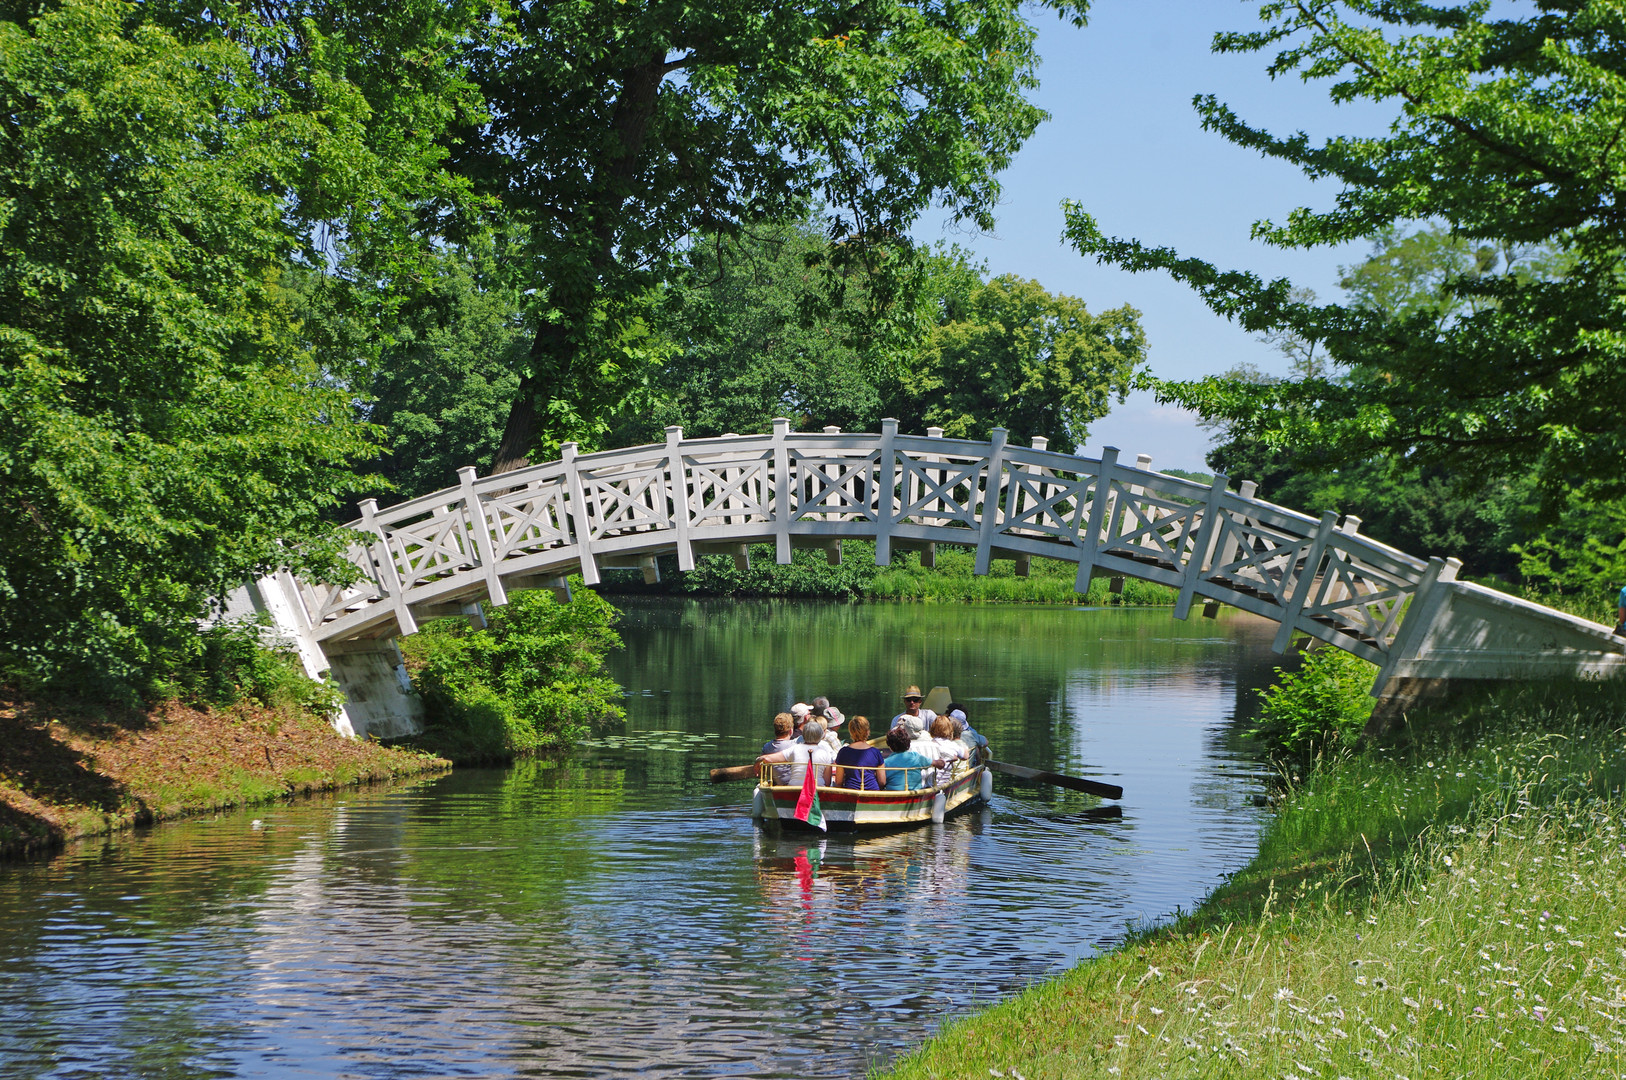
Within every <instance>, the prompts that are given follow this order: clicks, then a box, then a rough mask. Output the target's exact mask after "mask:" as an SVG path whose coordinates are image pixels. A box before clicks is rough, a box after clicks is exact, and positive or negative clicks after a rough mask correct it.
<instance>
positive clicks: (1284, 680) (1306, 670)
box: [1248, 647, 1377, 757]
mask: <svg viewBox="0 0 1626 1080" xmlns="http://www.w3.org/2000/svg"><path fill="white" fill-rule="evenodd" d="M1376 675H1377V669H1376V668H1375V667H1373V666H1372V665H1371V664H1370V663H1368V662H1367V661H1365V660H1362V659H1361V658H1360V657H1358V656H1355V655H1353V654H1352V653H1347V652H1344V651H1343V650H1342V649H1335V648H1330V647H1329V648H1322V649H1316V650H1315V651H1313V652H1308V653H1305V654H1304V660H1303V663H1301V664H1300V665H1299V666H1298V667H1297V668H1296V669H1293V670H1284V669H1283V668H1277V669H1276V680H1277V681H1276V682H1275V683H1273V684H1272V685H1271V686H1269V687H1267V688H1266V689H1264V690H1260V691H1258V693H1259V697H1260V708H1259V717H1258V719H1257V720H1256V721H1254V723H1253V725H1252V727H1250V728H1249V730H1248V734H1249V735H1251V736H1253V737H1254V738H1256V739H1259V740H1260V741H1261V742H1262V743H1263V744H1264V745H1265V748H1266V749H1267V750H1268V751H1269V752H1271V753H1273V754H1284V755H1290V756H1293V757H1309V756H1313V755H1316V754H1326V753H1331V752H1335V751H1339V750H1349V749H1351V748H1353V747H1354V746H1355V744H1356V743H1357V742H1358V741H1359V740H1360V737H1361V732H1362V730H1363V729H1364V728H1365V727H1366V722H1367V720H1368V719H1370V718H1371V716H1372V704H1373V699H1372V697H1371V695H1370V693H1369V691H1370V690H1371V689H1372V680H1373V678H1374V677H1376Z"/></svg>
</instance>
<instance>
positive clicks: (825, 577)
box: [604, 540, 1177, 607]
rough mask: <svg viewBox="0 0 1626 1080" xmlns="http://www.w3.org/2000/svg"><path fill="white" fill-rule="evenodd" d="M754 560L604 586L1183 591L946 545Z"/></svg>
mask: <svg viewBox="0 0 1626 1080" xmlns="http://www.w3.org/2000/svg"><path fill="white" fill-rule="evenodd" d="M750 561H751V565H750V568H749V569H748V570H740V569H739V568H738V567H737V566H736V565H735V563H734V559H733V557H732V556H728V555H702V556H700V557H698V558H697V559H696V560H695V568H694V569H693V570H691V571H689V572H688V573H681V572H679V571H678V568H677V558H676V557H675V556H662V557H661V558H660V560H659V565H660V573H661V580H660V582H659V583H658V584H656V585H645V584H644V581H643V577H642V575H641V574H640V573H639V572H637V571H614V570H612V571H609V572H607V573H606V574H605V575H604V591H606V592H629V593H648V592H653V593H666V594H674V595H683V596H742V597H748V596H749V597H757V596H760V597H801V598H805V599H832V600H919V601H926V602H967V601H970V602H984V603H1006V604H1012V603H1015V604H1077V605H1085V606H1091V607H1100V606H1104V605H1116V604H1122V605H1129V606H1139V605H1171V604H1173V603H1174V601H1175V598H1176V596H1177V593H1176V591H1175V590H1174V589H1169V588H1166V587H1164V586H1162V585H1156V584H1153V583H1151V582H1147V581H1139V580H1137V579H1134V578H1127V579H1125V580H1124V581H1123V583H1122V585H1121V586H1120V591H1119V592H1113V591H1112V589H1111V582H1110V581H1109V580H1108V579H1107V578H1106V577H1097V578H1096V579H1095V580H1093V581H1092V582H1091V583H1090V591H1089V592H1088V593H1087V594H1083V595H1081V594H1079V593H1075V592H1074V591H1073V580H1074V578H1075V576H1076V575H1077V573H1078V567H1077V566H1076V565H1075V564H1073V563H1070V562H1064V561H1062V560H1059V559H1045V558H1034V559H1033V560H1032V562H1031V564H1030V567H1029V574H1028V576H1027V577H1019V576H1017V573H1016V564H1015V563H1014V562H1013V561H1012V560H1009V559H996V560H994V562H993V564H992V565H991V566H990V567H989V570H988V573H987V574H986V575H983V576H978V575H977V574H974V573H973V572H972V571H973V568H974V567H975V565H976V557H975V555H974V554H973V553H971V552H970V551H966V550H963V549H959V548H952V547H947V546H945V547H942V548H939V549H938V552H937V559H936V563H937V565H936V566H935V567H925V566H922V565H921V564H920V553H919V552H915V551H903V552H897V553H895V554H894V555H893V557H892V564H891V565H890V566H876V565H875V545H874V543H872V542H870V541H867V540H847V541H844V542H843V546H842V560H841V565H840V566H831V565H830V563H829V559H828V558H827V557H826V555H825V554H824V552H822V551H817V550H813V549H809V548H797V549H795V550H793V551H792V553H791V562H790V563H789V564H788V565H786V566H780V565H778V564H777V563H775V562H774V549H773V545H771V544H756V545H753V546H752V548H751V560H750Z"/></svg>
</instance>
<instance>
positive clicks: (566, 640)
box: [401, 581, 625, 762]
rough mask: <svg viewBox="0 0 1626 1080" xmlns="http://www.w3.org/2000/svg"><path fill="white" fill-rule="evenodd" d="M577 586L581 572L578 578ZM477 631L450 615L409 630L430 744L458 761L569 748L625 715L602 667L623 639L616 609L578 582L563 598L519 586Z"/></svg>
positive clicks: (406, 642)
mask: <svg viewBox="0 0 1626 1080" xmlns="http://www.w3.org/2000/svg"><path fill="white" fill-rule="evenodd" d="M577 584H578V586H579V584H580V583H579V581H578V582H577ZM486 618H487V622H488V625H487V627H486V628H485V629H483V630H473V629H471V628H470V627H469V625H468V624H467V623H466V622H465V621H463V620H461V619H442V620H439V621H437V622H433V623H430V624H429V625H427V626H425V627H424V629H423V632H422V633H420V634H417V635H414V636H413V637H409V638H403V639H401V648H402V651H403V652H405V654H406V657H407V662H408V665H409V667H410V668H411V669H412V675H413V681H414V683H415V684H416V686H417V688H418V691H419V693H420V694H422V695H423V700H424V713H425V718H424V719H425V726H426V729H425V732H424V734H423V736H422V737H421V740H420V742H421V744H422V745H423V747H424V748H425V749H428V750H432V751H433V752H435V753H437V754H441V755H443V756H445V757H449V758H451V759H452V760H453V761H462V762H468V761H478V760H490V759H508V758H512V757H515V756H517V755H521V754H529V753H534V752H535V751H537V750H541V749H545V748H548V747H566V746H569V745H570V744H571V743H572V742H573V741H575V740H576V739H577V738H579V737H580V736H581V735H582V734H584V733H585V732H586V731H587V730H588V728H589V727H590V726H591V725H592V724H594V723H595V722H598V721H600V720H605V719H610V718H618V717H621V716H623V715H625V714H624V713H623V712H622V709H621V706H620V703H619V701H620V696H621V688H620V687H619V686H618V685H617V684H616V683H615V681H614V680H613V679H611V678H609V677H608V676H607V675H606V674H605V673H604V654H605V653H606V652H608V651H609V650H610V649H613V648H619V647H620V645H621V639H620V637H619V636H618V635H617V634H616V632H615V631H614V629H612V627H613V625H614V623H615V620H616V618H617V613H616V610H615V608H613V607H611V606H610V605H609V604H608V603H606V602H605V601H604V600H602V599H600V598H599V597H598V595H597V594H595V593H593V592H591V591H589V590H587V589H584V588H580V587H578V588H577V589H576V592H575V598H574V599H573V600H572V601H571V602H570V603H568V604H561V603H559V602H558V601H557V600H555V599H554V597H553V594H552V593H551V592H549V591H547V590H538V591H536V592H525V593H519V594H517V595H516V596H514V597H513V598H512V599H510V600H509V602H508V603H507V604H505V605H503V606H502V607H493V608H490V609H489V610H488V611H487V615H486Z"/></svg>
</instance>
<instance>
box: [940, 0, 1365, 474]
mask: <svg viewBox="0 0 1626 1080" xmlns="http://www.w3.org/2000/svg"><path fill="white" fill-rule="evenodd" d="M1257 10H1258V9H1257V5H1256V4H1252V3H1246V2H1238V3H1227V2H1225V0H1138V2H1136V0H1095V2H1094V3H1093V4H1092V6H1091V11H1090V23H1089V25H1088V26H1087V27H1085V28H1084V29H1082V30H1080V29H1075V28H1074V27H1073V26H1071V25H1070V24H1068V23H1064V22H1061V21H1060V20H1058V19H1056V18H1055V16H1054V15H1053V14H1051V13H1049V12H1046V11H1035V12H1034V13H1033V14H1032V17H1033V18H1034V19H1035V21H1036V23H1037V25H1038V26H1039V27H1040V38H1039V51H1040V54H1041V55H1042V56H1043V58H1044V63H1043V65H1042V67H1041V68H1040V71H1039V75H1040V79H1041V81H1042V87H1041V89H1040V90H1039V92H1038V95H1037V102H1038V104H1039V105H1041V106H1042V107H1043V108H1045V109H1046V110H1048V111H1049V112H1050V114H1051V119H1050V120H1049V121H1048V122H1046V123H1045V124H1044V125H1042V126H1041V127H1040V128H1039V130H1038V132H1036V133H1035V135H1034V136H1033V138H1032V139H1031V140H1029V142H1028V144H1027V146H1026V147H1024V148H1023V150H1022V152H1021V154H1020V155H1019V156H1018V157H1017V159H1016V161H1015V163H1014V164H1013V165H1012V167H1011V168H1010V169H1009V170H1008V171H1007V172H1006V173H1005V175H1004V176H1003V178H1002V183H1003V186H1004V197H1003V205H1002V206H1001V207H1000V211H999V225H998V229H997V232H996V233H995V234H994V235H977V234H967V233H963V232H961V233H952V232H949V233H942V232H939V231H938V230H937V229H935V228H931V227H923V228H922V229H921V230H920V232H919V236H920V238H921V239H925V240H934V239H937V238H938V237H939V236H942V237H943V238H945V239H949V240H952V241H954V242H957V243H959V244H960V245H961V246H963V247H967V248H969V249H971V250H972V251H974V252H976V253H977V254H978V255H979V256H980V257H981V258H983V259H985V260H986V261H987V263H988V268H989V270H990V271H991V272H992V273H995V274H1006V273H1011V274H1020V275H1022V276H1023V277H1030V278H1037V279H1038V280H1039V281H1040V282H1042V283H1043V284H1044V286H1045V287H1046V288H1048V289H1050V290H1051V291H1052V292H1063V293H1068V294H1071V295H1073V296H1078V297H1081V298H1082V299H1083V300H1084V301H1085V302H1086V303H1087V304H1088V305H1089V306H1090V309H1091V310H1095V311H1099V310H1101V309H1104V308H1110V307H1116V306H1118V305H1120V304H1124V303H1129V304H1132V305H1133V306H1134V307H1136V308H1138V309H1139V310H1140V312H1141V314H1142V320H1143V325H1144V326H1145V328H1146V333H1147V337H1148V340H1149V344H1150V352H1149V356H1150V363H1151V367H1152V370H1153V371H1154V372H1155V373H1156V374H1158V375H1162V376H1168V377H1174V378H1192V377H1198V376H1201V375H1205V374H1211V373H1218V372H1221V371H1224V370H1226V369H1228V368H1230V367H1233V366H1234V365H1236V364H1238V363H1241V362H1243V361H1247V362H1249V363H1253V364H1255V365H1257V366H1258V367H1260V368H1262V369H1264V370H1266V371H1281V370H1283V369H1284V367H1285V365H1284V362H1283V361H1282V360H1281V358H1280V356H1279V355H1278V354H1277V353H1276V352H1275V351H1274V350H1272V349H1271V348H1270V347H1269V346H1267V345H1265V344H1264V343H1263V342H1261V341H1260V340H1258V339H1257V338H1256V337H1253V336H1251V335H1249V334H1246V333H1243V332H1242V331H1241V330H1239V329H1238V328H1237V327H1235V326H1233V325H1232V324H1230V323H1228V322H1226V321H1225V320H1224V319H1222V318H1220V317H1219V316H1216V315H1214V314H1212V313H1211V312H1210V311H1209V310H1208V309H1207V308H1206V307H1205V306H1203V304H1202V303H1201V302H1200V301H1198V300H1197V298H1196V296H1195V294H1194V293H1192V292H1191V291H1190V290H1189V289H1187V288H1186V287H1184V286H1182V285H1179V284H1176V283H1175V282H1173V281H1171V280H1170V279H1169V278H1167V277H1166V276H1162V275H1154V274H1138V275H1137V274H1128V273H1125V272H1123V271H1120V270H1116V269H1114V268H1112V267H1106V266H1098V265H1097V264H1096V263H1095V262H1094V261H1093V260H1089V259H1085V258H1084V257H1082V256H1080V255H1079V254H1078V253H1077V252H1076V251H1074V250H1072V249H1071V248H1070V247H1068V246H1066V245H1065V244H1064V243H1063V242H1062V240H1061V231H1062V216H1061V209H1060V204H1061V202H1062V200H1063V199H1067V198H1071V199H1076V200H1078V201H1079V202H1080V203H1082V204H1083V206H1084V208H1085V209H1086V210H1088V211H1089V212H1090V213H1092V214H1094V215H1095V217H1096V219H1097V220H1098V221H1099V222H1100V224H1101V227H1102V229H1103V230H1104V231H1105V232H1106V233H1107V234H1109V235H1116V236H1132V237H1136V238H1138V239H1140V240H1142V241H1145V242H1147V243H1151V244H1157V245H1168V246H1172V247H1175V248H1177V249H1178V250H1180V251H1181V252H1182V253H1184V254H1187V255H1194V256H1198V257H1201V258H1205V259H1208V260H1209V261H1211V262H1215V263H1217V264H1219V265H1221V266H1225V267H1234V268H1239V269H1248V270H1253V271H1255V272H1256V273H1259V274H1262V275H1264V276H1266V277H1271V278H1274V277H1281V276H1286V277H1288V278H1290V279H1292V281H1293V282H1294V284H1296V285H1304V286H1308V287H1310V288H1312V289H1315V290H1316V291H1317V293H1319V294H1320V295H1321V296H1323V297H1325V298H1331V297H1333V296H1334V295H1336V293H1337V291H1338V290H1337V280H1338V267H1339V266H1340V265H1349V264H1351V263H1354V262H1357V261H1359V259H1360V258H1361V257H1362V256H1363V255H1364V254H1365V249H1364V247H1363V246H1360V245H1355V246H1346V247H1344V248H1339V249H1320V250H1316V251H1281V250H1277V249H1274V248H1270V247H1267V246H1265V245H1264V244H1260V243H1257V242H1255V241H1253V240H1251V239H1250V238H1249V230H1250V228H1251V226H1252V224H1253V223H1254V222H1255V221H1257V220H1259V219H1261V218H1271V219H1273V220H1281V219H1282V218H1285V217H1286V215H1287V213H1288V211H1290V210H1291V209H1293V208H1294V207H1297V206H1310V207H1315V208H1325V207H1329V206H1331V205H1332V202H1333V199H1334V197H1335V196H1336V194H1337V188H1336V187H1334V186H1332V185H1330V184H1328V183H1325V182H1323V183H1321V184H1314V183H1311V182H1310V181H1309V180H1308V179H1306V178H1305V177H1304V175H1303V174H1302V173H1300V172H1299V171H1298V170H1297V169H1294V168H1293V167H1292V166H1290V165H1286V164H1283V163H1280V162H1274V161H1269V160H1266V159H1264V158H1262V157H1261V156H1260V155H1259V154H1257V153H1255V152H1253V151H1249V150H1244V149H1242V148H1240V147H1236V146H1233V145H1231V144H1230V143H1228V142H1226V141H1225V140H1224V139H1222V138H1220V137H1219V136H1218V135H1213V134H1210V133H1208V132H1205V131H1203V130H1202V128H1201V127H1200V126H1199V125H1198V122H1197V115H1196V113H1195V111H1194V110H1193V109H1192V106H1191V99H1192V97H1193V96H1194V95H1196V94H1198V93H1212V94H1215V95H1217V96H1218V97H1219V98H1220V100H1222V101H1225V102H1227V103H1228V104H1230V105H1231V106H1232V107H1233V108H1234V109H1236V110H1237V112H1238V113H1239V114H1240V115H1241V116H1242V117H1243V118H1244V119H1247V120H1249V121H1251V122H1253V123H1255V124H1260V125H1262V126H1264V127H1266V128H1268V129H1269V130H1271V131H1274V132H1277V133H1279V134H1285V133H1288V132H1291V131H1296V130H1304V131H1307V132H1309V133H1310V134H1311V135H1312V136H1317V137H1325V136H1328V135H1333V134H1377V133H1379V132H1381V131H1383V130H1385V129H1386V128H1387V126H1388V124H1389V121H1390V120H1391V119H1392V118H1393V115H1394V114H1393V111H1392V109H1387V108H1381V107H1378V106H1373V105H1370V104H1364V103H1363V104H1356V105H1344V106H1335V105H1333V104H1332V103H1331V102H1329V101H1328V99H1327V94H1326V87H1325V86H1324V85H1321V84H1306V83H1304V82H1302V81H1300V80H1299V79H1298V78H1297V77H1284V78H1282V79H1278V80H1276V81H1275V82H1272V81H1271V80H1270V78H1269V77H1268V76H1266V75H1265V72H1264V69H1265V67H1266V65H1267V64H1268V62H1269V57H1268V56H1266V55H1263V54H1253V55H1232V56H1218V55H1214V54H1213V53H1212V52H1211V51H1210V48H1209V46H1210V43H1211V41H1212V39H1213V35H1214V33H1215V32H1216V31H1218V30H1242V29H1250V28H1252V27H1254V26H1256V25H1257V19H1258V16H1257V14H1256V12H1257ZM1013 434H1020V433H1013ZM1208 442H1209V439H1208V435H1207V433H1206V432H1203V431H1201V430H1200V429H1198V428H1197V426H1196V424H1195V423H1194V422H1193V419H1192V418H1191V417H1190V416H1189V415H1188V414H1184V413H1182V412H1180V411H1179V410H1175V409H1173V408H1170V407H1166V406H1158V405H1157V404H1156V402H1155V401H1154V400H1153V399H1152V398H1151V396H1150V395H1135V396H1133V397H1131V399H1130V400H1129V402H1128V403H1126V404H1125V405H1122V406H1119V407H1117V408H1116V409H1115V410H1114V411H1113V413H1112V415H1110V416H1108V417H1106V418H1105V419H1104V420H1101V421H1098V422H1097V423H1096V424H1094V425H1092V427H1091V431H1090V439H1089V441H1088V443H1087V444H1086V445H1085V447H1084V448H1083V449H1084V452H1085V453H1087V454H1089V455H1091V456H1094V455H1096V454H1098V453H1099V452H1100V448H1101V447H1102V446H1103V445H1115V446H1117V447H1118V448H1119V449H1120V450H1122V451H1123V452H1124V454H1125V456H1128V457H1131V458H1132V457H1133V456H1134V455H1135V454H1137V453H1150V454H1152V455H1153V464H1154V467H1157V466H1161V467H1174V468H1187V469H1198V468H1203V467H1204V466H1203V460H1202V459H1203V455H1204V453H1205V452H1206V449H1207V446H1208Z"/></svg>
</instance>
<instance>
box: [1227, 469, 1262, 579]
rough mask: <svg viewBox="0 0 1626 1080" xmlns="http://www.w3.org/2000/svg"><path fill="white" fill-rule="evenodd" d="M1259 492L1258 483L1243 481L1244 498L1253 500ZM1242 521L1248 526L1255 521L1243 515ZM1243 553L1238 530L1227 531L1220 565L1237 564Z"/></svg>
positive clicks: (1242, 493)
mask: <svg viewBox="0 0 1626 1080" xmlns="http://www.w3.org/2000/svg"><path fill="white" fill-rule="evenodd" d="M1258 490H1259V484H1258V482H1256V481H1253V480H1244V481H1242V491H1241V495H1242V498H1244V499H1251V498H1253V493H1254V492H1255V491H1258ZM1242 520H1243V522H1245V523H1248V524H1252V521H1253V519H1252V518H1251V517H1249V516H1248V515H1243V517H1242ZM1241 553H1242V545H1241V543H1239V542H1238V540H1237V530H1236V529H1235V528H1231V529H1227V530H1226V537H1225V547H1224V549H1223V550H1222V551H1221V553H1220V558H1219V561H1220V565H1221V566H1227V565H1229V564H1231V563H1234V562H1236V557H1237V556H1238V555H1240V554H1241Z"/></svg>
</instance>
